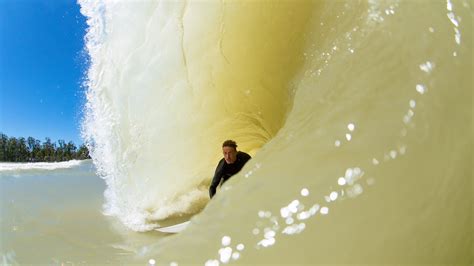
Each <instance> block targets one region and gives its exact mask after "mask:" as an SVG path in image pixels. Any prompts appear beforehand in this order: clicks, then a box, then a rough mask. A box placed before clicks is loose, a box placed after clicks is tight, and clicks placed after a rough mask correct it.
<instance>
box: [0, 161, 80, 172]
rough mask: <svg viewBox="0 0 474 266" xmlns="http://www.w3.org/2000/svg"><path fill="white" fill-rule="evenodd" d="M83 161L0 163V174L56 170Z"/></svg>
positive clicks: (76, 164) (73, 165) (70, 166)
mask: <svg viewBox="0 0 474 266" xmlns="http://www.w3.org/2000/svg"><path fill="white" fill-rule="evenodd" d="M82 162H83V161H80V160H71V161H66V162H51V163H46V162H38V163H0V172H7V171H25V170H49V171H51V170H56V169H66V168H72V167H75V166H78V165H80V164H81V163H82Z"/></svg>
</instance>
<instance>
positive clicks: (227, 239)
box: [221, 236, 231, 246]
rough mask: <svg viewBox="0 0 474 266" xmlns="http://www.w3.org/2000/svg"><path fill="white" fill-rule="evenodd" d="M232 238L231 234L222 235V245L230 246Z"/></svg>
mask: <svg viewBox="0 0 474 266" xmlns="http://www.w3.org/2000/svg"><path fill="white" fill-rule="evenodd" d="M230 241H231V238H230V237H229V236H224V237H222V241H221V242H222V245H223V246H228V245H230Z"/></svg>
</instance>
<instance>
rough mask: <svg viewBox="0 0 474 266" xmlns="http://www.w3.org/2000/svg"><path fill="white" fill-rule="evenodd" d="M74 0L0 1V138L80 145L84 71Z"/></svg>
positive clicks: (78, 15)
mask: <svg viewBox="0 0 474 266" xmlns="http://www.w3.org/2000/svg"><path fill="white" fill-rule="evenodd" d="M79 8H80V7H79V5H78V4H77V3H76V1H75V0H0V105H1V106H0V132H3V133H4V134H7V135H8V136H10V137H11V136H13V137H25V138H26V137H29V136H31V137H34V138H36V139H39V140H41V141H44V138H45V137H50V138H51V139H52V141H57V140H58V139H64V140H65V141H73V142H74V143H75V144H76V145H80V144H81V143H82V142H83V141H82V140H81V138H80V123H81V119H82V115H83V110H82V109H83V105H84V102H85V99H84V98H85V95H84V88H83V87H82V85H81V84H82V82H83V79H84V77H85V75H84V73H85V71H86V70H87V65H86V61H87V60H86V59H87V57H86V53H85V52H84V34H85V30H86V22H85V20H86V19H85V18H84V17H83V16H82V14H81V13H80V12H79Z"/></svg>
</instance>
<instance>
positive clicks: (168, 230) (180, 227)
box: [155, 221, 190, 234]
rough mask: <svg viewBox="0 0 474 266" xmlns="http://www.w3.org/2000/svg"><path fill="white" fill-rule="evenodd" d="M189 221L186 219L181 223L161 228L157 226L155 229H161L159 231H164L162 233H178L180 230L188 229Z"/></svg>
mask: <svg viewBox="0 0 474 266" xmlns="http://www.w3.org/2000/svg"><path fill="white" fill-rule="evenodd" d="M189 222H190V221H186V222H184V223H180V224H175V225H171V226H166V227H160V228H156V229H155V230H156V231H159V232H162V233H169V234H176V233H179V232H181V231H183V230H184V229H186V227H187V226H188V224H189Z"/></svg>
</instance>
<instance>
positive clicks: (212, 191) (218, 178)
mask: <svg viewBox="0 0 474 266" xmlns="http://www.w3.org/2000/svg"><path fill="white" fill-rule="evenodd" d="M223 170H224V159H222V160H221V161H220V162H219V164H218V165H217V168H216V172H215V173H214V178H212V182H211V186H210V187H209V197H210V198H211V199H212V197H214V195H215V194H216V189H217V186H218V185H219V183H220V182H221V179H222V171H223Z"/></svg>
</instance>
